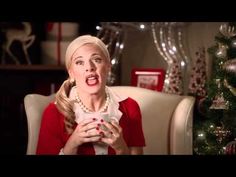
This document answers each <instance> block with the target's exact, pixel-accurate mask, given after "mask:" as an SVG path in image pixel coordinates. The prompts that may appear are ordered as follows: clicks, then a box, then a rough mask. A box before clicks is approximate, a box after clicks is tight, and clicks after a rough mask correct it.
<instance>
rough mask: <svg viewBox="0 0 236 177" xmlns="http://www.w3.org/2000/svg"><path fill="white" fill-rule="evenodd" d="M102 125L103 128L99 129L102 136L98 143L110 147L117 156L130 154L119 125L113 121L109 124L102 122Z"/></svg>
mask: <svg viewBox="0 0 236 177" xmlns="http://www.w3.org/2000/svg"><path fill="white" fill-rule="evenodd" d="M102 125H103V126H104V128H101V129H100V132H102V133H101V135H103V136H102V138H101V139H100V141H101V142H103V143H105V144H107V145H109V146H111V147H112V148H113V149H114V150H115V151H116V154H118V155H119V154H130V150H129V148H128V147H127V145H126V143H125V140H124V138H123V134H122V128H121V127H120V125H119V124H118V123H117V122H116V121H114V120H112V121H111V122H106V121H103V122H102Z"/></svg>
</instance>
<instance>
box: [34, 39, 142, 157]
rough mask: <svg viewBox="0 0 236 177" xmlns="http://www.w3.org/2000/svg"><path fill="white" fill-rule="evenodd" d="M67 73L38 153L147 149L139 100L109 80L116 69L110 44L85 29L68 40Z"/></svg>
mask: <svg viewBox="0 0 236 177" xmlns="http://www.w3.org/2000/svg"><path fill="white" fill-rule="evenodd" d="M65 63H66V68H67V71H68V73H69V79H67V80H66V81H65V82H64V83H63V84H62V86H61V88H60V89H59V91H58V92H57V94H56V101H55V103H50V104H49V106H48V107H47V108H46V110H45V111H44V114H43V118H42V122H41V128H40V133H39V141H38V147H37V154H61V155H63V154H68V155H69V154H70V155H72V154H88V155H89V154H117V155H118V154H142V153H143V146H145V140H144V136H143V130H142V123H141V122H142V121H141V113H140V109H139V106H138V104H137V103H136V102H135V101H134V100H133V99H131V98H129V97H124V96H121V95H117V94H115V93H113V92H112V91H111V89H110V88H109V87H107V86H106V80H107V76H108V73H109V71H110V69H111V64H110V56H109V52H108V50H107V48H106V46H105V44H104V43H103V42H102V41H101V40H100V39H98V38H97V37H94V36H90V35H84V36H80V37H78V38H76V39H75V40H74V41H72V42H71V44H70V45H69V46H68V48H67V51H66V56H65Z"/></svg>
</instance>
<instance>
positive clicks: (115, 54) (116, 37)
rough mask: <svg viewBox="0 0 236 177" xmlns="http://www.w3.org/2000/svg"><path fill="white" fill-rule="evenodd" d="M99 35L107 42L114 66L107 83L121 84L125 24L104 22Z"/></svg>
mask: <svg viewBox="0 0 236 177" xmlns="http://www.w3.org/2000/svg"><path fill="white" fill-rule="evenodd" d="M97 37H98V38H100V39H101V40H102V41H103V42H104V43H105V44H106V46H107V48H108V51H109V53H110V57H111V64H112V67H111V72H110V73H109V75H108V80H107V85H117V84H119V81H118V80H119V69H120V68H119V67H120V59H121V54H122V51H123V48H124V37H125V33H124V30H123V26H122V24H120V23H115V22H113V23H112V22H103V23H101V27H100V28H99V31H98V33H97Z"/></svg>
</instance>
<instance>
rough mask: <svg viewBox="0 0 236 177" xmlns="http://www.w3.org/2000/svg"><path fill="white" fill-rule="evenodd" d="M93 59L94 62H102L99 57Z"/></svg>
mask: <svg viewBox="0 0 236 177" xmlns="http://www.w3.org/2000/svg"><path fill="white" fill-rule="evenodd" d="M94 61H95V62H96V63H101V62H102V59H101V58H95V59H94Z"/></svg>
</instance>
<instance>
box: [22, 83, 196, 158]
mask: <svg viewBox="0 0 236 177" xmlns="http://www.w3.org/2000/svg"><path fill="white" fill-rule="evenodd" d="M110 88H111V89H113V90H114V91H115V92H116V93H118V94H123V95H127V96H129V97H131V98H133V99H135V100H136V101H137V102H138V104H139V106H140V109H141V113H142V121H143V122H142V123H143V130H144V136H145V140H146V145H147V146H146V147H145V148H144V154H163V155H165V154H192V119H193V107H194V101H195V99H194V98H193V97H190V96H179V95H172V94H165V93H161V92H156V91H152V90H148V89H144V88H138V87H131V86H113V87H110ZM54 97H55V95H51V96H42V95H38V94H29V95H26V97H25V99H24V103H25V109H26V115H27V121H28V134H29V136H28V146H27V154H35V151H36V146H37V142H38V134H39V128H40V124H41V117H42V113H43V110H44V109H45V107H46V106H47V105H48V104H49V102H51V101H53V99H54Z"/></svg>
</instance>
